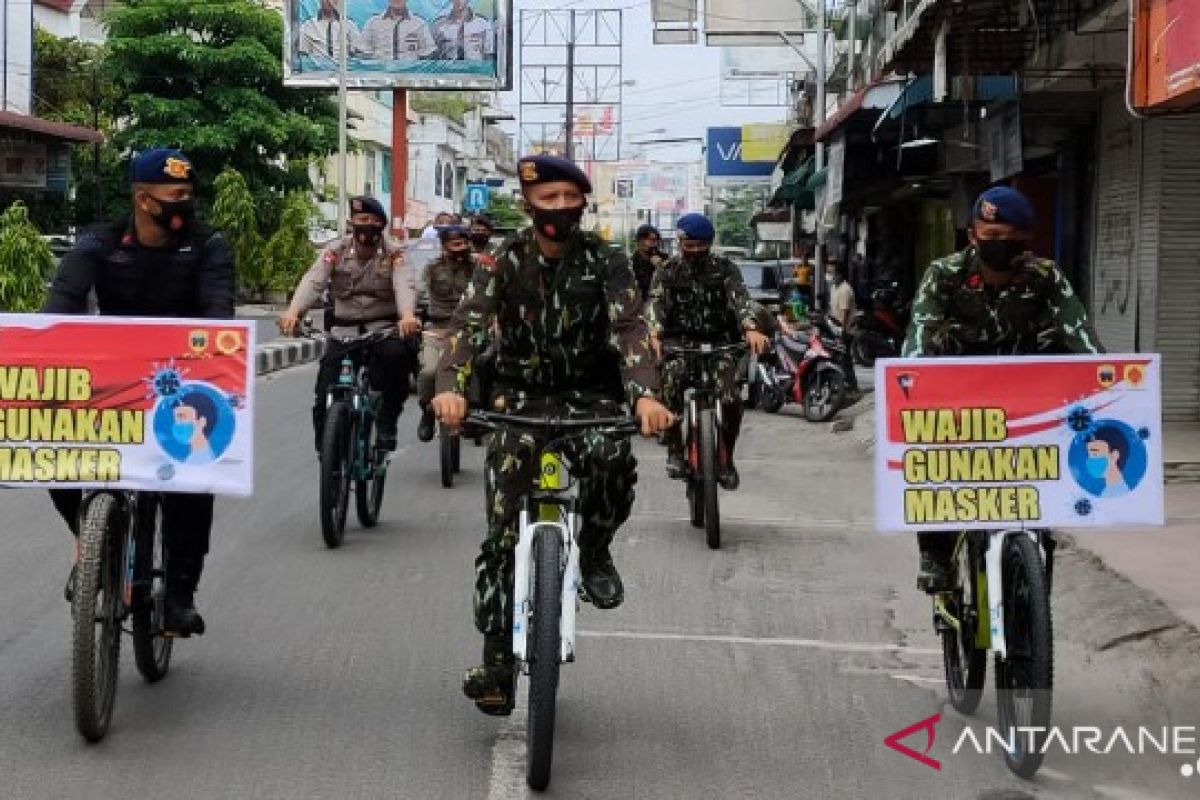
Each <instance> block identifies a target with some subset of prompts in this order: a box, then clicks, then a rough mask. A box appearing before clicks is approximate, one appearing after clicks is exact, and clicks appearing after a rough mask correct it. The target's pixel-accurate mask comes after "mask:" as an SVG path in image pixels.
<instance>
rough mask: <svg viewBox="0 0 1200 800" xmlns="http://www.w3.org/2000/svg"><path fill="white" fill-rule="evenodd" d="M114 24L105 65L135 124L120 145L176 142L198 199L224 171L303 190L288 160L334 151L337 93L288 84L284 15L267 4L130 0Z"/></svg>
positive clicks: (251, 182)
mask: <svg viewBox="0 0 1200 800" xmlns="http://www.w3.org/2000/svg"><path fill="white" fill-rule="evenodd" d="M108 21H109V34H110V38H109V48H110V50H111V57H110V59H109V62H108V69H109V73H110V74H111V76H112V79H113V81H114V84H115V85H116V87H117V89H118V91H119V92H120V95H121V97H122V99H123V108H122V112H123V114H124V115H125V116H126V117H127V118H128V120H129V125H128V126H127V127H125V128H123V129H122V130H121V131H120V132H119V133H118V134H117V137H116V141H117V144H118V146H120V147H126V148H131V149H133V150H140V149H143V148H146V147H151V146H154V145H173V146H176V147H180V148H181V149H183V150H184V151H185V152H186V153H187V154H188V156H189V157H190V158H191V159H192V161H193V163H194V164H195V166H196V171H197V179H198V183H199V192H200V195H201V196H202V197H204V196H208V195H209V194H210V192H211V189H212V185H213V182H214V178H215V176H216V175H218V174H219V173H220V172H221V170H222V169H223V168H225V167H232V168H234V169H236V170H237V171H238V172H240V173H241V174H242V175H243V177H244V178H245V181H246V183H247V185H248V186H249V187H250V191H251V194H253V195H255V196H257V195H258V194H259V192H261V191H263V190H265V189H271V190H276V191H278V190H283V189H287V188H299V187H300V186H301V185H303V181H304V177H303V172H302V171H301V170H295V169H293V168H291V164H292V163H294V162H297V161H299V162H305V161H307V160H309V159H311V158H314V157H318V156H325V155H328V154H329V153H331V152H333V151H334V150H335V149H336V147H337V107H336V105H335V103H334V101H333V99H332V95H331V93H330V92H320V91H312V90H300V89H290V88H285V87H284V86H283V66H282V64H283V53H282V48H283V18H282V17H281V16H280V14H279V12H278V11H276V10H274V9H272V8H269V7H268V6H267V5H265V4H264V3H262V2H259V1H258V0H211V2H203V3H200V2H180V1H179V0H127V1H126V2H125V3H124V4H122V5H119V6H117V7H116V8H115V9H114V11H113V12H112V14H111V16H110V17H109V20H108Z"/></svg>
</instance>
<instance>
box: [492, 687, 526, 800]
mask: <svg viewBox="0 0 1200 800" xmlns="http://www.w3.org/2000/svg"><path fill="white" fill-rule="evenodd" d="M528 689H529V686H528V685H527V684H526V682H525V680H524V679H523V678H522V679H521V686H520V687H519V689H518V692H517V697H524V696H525V693H526V692H527V691H528ZM528 716H529V715H528V711H527V710H526V708H525V704H524V703H519V702H518V703H517V707H516V708H515V709H513V713H512V716H511V717H509V718H508V719H506V720H505V721H504V724H503V725H502V726H501V727H500V731H499V732H498V733H497V734H496V743H495V744H494V745H492V771H491V777H490V778H489V779H488V794H487V800H516V798H522V797H529V796H530V791H529V787H528V786H526V785H525V753H526V750H525V731H526V728H527V725H528Z"/></svg>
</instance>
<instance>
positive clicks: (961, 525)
mask: <svg viewBox="0 0 1200 800" xmlns="http://www.w3.org/2000/svg"><path fill="white" fill-rule="evenodd" d="M875 380H876V384H875V385H876V387H878V388H877V389H876V394H877V396H878V397H879V400H878V401H877V404H876V414H877V418H876V424H877V426H878V427H877V430H878V431H879V439H878V443H877V445H876V458H875V495H876V503H875V508H876V526H877V528H878V529H879V530H880V531H881V532H910V533H919V532H921V531H936V530H952V531H957V530H996V529H1008V528H1102V527H1109V526H1119V525H1162V524H1163V518H1164V506H1163V454H1162V444H1163V440H1162V412H1161V384H1160V380H1161V363H1160V359H1159V357H1158V356H1157V355H1146V354H1142V355H1136V354H1130V355H1120V354H1106V355H1100V356H1022V357H1006V358H937V359H910V360H901V359H888V360H885V361H880V362H879V363H878V364H876V367H875ZM1014 387H1020V388H1019V389H1015V388H1014Z"/></svg>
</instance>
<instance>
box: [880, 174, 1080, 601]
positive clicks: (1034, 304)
mask: <svg viewBox="0 0 1200 800" xmlns="http://www.w3.org/2000/svg"><path fill="white" fill-rule="evenodd" d="M1032 229H1033V207H1032V206H1031V205H1030V203H1029V201H1028V200H1027V199H1026V198H1025V196H1024V195H1022V194H1021V193H1019V192H1017V191H1016V190H1015V189H1011V188H1009V187H1007V186H996V187H993V188H991V189H988V190H987V191H986V192H984V193H983V194H982V195H980V196H979V199H978V200H976V201H975V213H974V221H973V223H972V226H971V233H970V239H971V244H970V246H969V247H968V248H967V249H966V250H964V251H963V252H961V253H955V254H954V255H952V256H948V257H946V258H942V259H939V260H937V261H934V262H933V263H932V264H930V265H929V269H927V270H926V271H925V276H924V277H923V278H922V280H921V286H920V288H919V289H918V290H917V296H916V299H915V300H914V301H913V313H912V321H911V322H910V323H909V328H908V335H907V337H906V338H905V340H904V347H903V350H902V353H901V354H902V355H903V356H905V357H920V356H1006V355H1025V354H1031V355H1032V354H1043V353H1044V354H1055V353H1057V354H1063V353H1098V352H1101V348H1100V343H1099V341H1097V339H1096V335H1095V333H1094V332H1093V331H1092V329H1091V326H1090V324H1089V323H1088V317H1087V311H1086V310H1085V309H1084V307H1083V303H1082V302H1080V300H1079V297H1078V296H1077V295H1076V294H1075V292H1074V290H1073V289H1072V288H1071V283H1070V281H1068V280H1067V278H1066V276H1065V275H1064V274H1063V273H1062V271H1061V270H1060V269H1059V268H1058V265H1056V264H1055V263H1054V262H1053V261H1051V260H1049V259H1045V258H1037V257H1036V256H1034V255H1033V254H1032V253H1031V252H1029V249H1028V244H1029V236H1030V232H1031V231H1032ZM918 542H919V545H920V548H921V569H920V573H919V575H918V576H917V585H918V587H919V588H921V589H923V590H924V591H927V592H937V591H943V590H945V589H946V588H947V584H948V582H949V577H950V563H949V562H950V558H951V550H952V548H953V544H954V540H953V537H952V536H948V535H946V534H943V533H922V534H920V535H919V536H918Z"/></svg>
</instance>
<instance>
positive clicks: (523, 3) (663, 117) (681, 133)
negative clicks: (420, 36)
mask: <svg viewBox="0 0 1200 800" xmlns="http://www.w3.org/2000/svg"><path fill="white" fill-rule="evenodd" d="M515 5H516V7H517V9H518V10H517V12H516V13H517V15H518V17H519V14H520V9H534V8H554V9H568V8H575V9H579V10H583V9H617V8H619V9H622V10H623V12H624V13H623V25H622V28H623V30H622V40H623V41H622V45H623V46H622V51H623V52H622V57H623V59H624V64H623V66H624V79H625V80H626V81H629V80H633V81H636V85H634V86H631V87H628V88H626V89H625V90H624V104H623V114H622V116H623V123H624V142H623V144H622V155H626V154H628V153H629V152H630V149H629V147H628V143H629V142H630V141H644V140H647V139H661V138H678V137H691V136H699V137H703V136H704V133H705V129H706V128H709V127H716V126H722V125H743V124H746V123H751V122H782V121H783V120H784V118H785V117H786V114H787V109H786V108H783V107H779V108H745V107H741V108H733V107H722V106H720V104H719V102H718V95H719V89H720V80H719V78H720V66H721V55H720V54H721V51H720V49H719V48H712V47H705V46H704V45H703V44H700V45H655V44H653V38H652V31H653V23H652V21H651V17H650V2H649V0H607V1H606V0H557V2H555V1H554V0H517V2H516V4H515ZM515 38H516V37H515ZM517 40H518V42H519V38H518V39H517ZM519 49H520V48H519V46H514V50H515V51H517V52H514V58H515V59H517V64H516V66H515V67H514V69H513V81H514V88H515V84H516V83H517V81H518V80H519V77H520V61H519V59H520V53H519ZM501 103H502V105H503V106H504V107H505V108H506V109H508V110H509V111H511V112H512V113H513V114H514V116H515V115H517V109H518V106H519V99H518V95H517V92H516V91H513V92H508V93H504V94H502V95H501ZM658 129H664V131H663V132H657V131H658ZM509 130H510V132H515V131H516V126H515V125H513V126H511V127H510V128H509ZM645 153H646V156H647V157H648V158H651V159H652V160H661V161H685V160H695V159H698V158H699V157H700V147H699V145H698V144H685V145H675V146H667V145H657V146H652V147H646V148H645Z"/></svg>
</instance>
